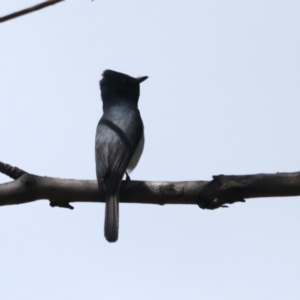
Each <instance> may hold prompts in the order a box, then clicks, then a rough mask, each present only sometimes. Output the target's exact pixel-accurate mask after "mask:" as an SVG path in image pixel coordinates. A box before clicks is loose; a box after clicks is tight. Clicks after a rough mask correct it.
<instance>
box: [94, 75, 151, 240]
mask: <svg viewBox="0 0 300 300" xmlns="http://www.w3.org/2000/svg"><path fill="white" fill-rule="evenodd" d="M102 76H103V78H102V79H101V80H100V90H101V98H102V101H103V115H102V117H101V119H100V121H99V123H98V126H97V131H96V145H95V156H96V172H97V180H98V185H99V187H101V186H102V185H104V190H105V201H106V204H105V223H104V234H105V237H106V239H107V241H109V242H115V241H117V239H118V229H119V189H120V185H121V182H122V178H123V176H124V173H125V172H126V171H131V170H133V169H134V168H135V166H136V165H137V163H138V161H139V159H140V157H141V154H142V152H143V148H144V126H143V121H142V119H141V115H140V112H139V110H138V100H139V96H140V83H141V82H143V81H144V80H146V79H147V78H148V77H147V76H144V77H137V78H133V77H131V76H128V75H126V74H122V73H119V72H115V71H112V70H106V71H104V72H103V74H102ZM126 176H127V178H126V179H130V178H129V176H128V174H127V172H126Z"/></svg>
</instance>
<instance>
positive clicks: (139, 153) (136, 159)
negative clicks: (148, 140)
mask: <svg viewBox="0 0 300 300" xmlns="http://www.w3.org/2000/svg"><path fill="white" fill-rule="evenodd" d="M144 144H145V137H144V134H143V136H142V138H141V139H140V142H139V144H138V146H137V147H136V149H135V151H134V153H133V156H132V158H131V160H130V162H129V164H128V166H127V171H128V172H131V171H132V170H133V169H134V168H135V167H136V165H137V164H138V162H139V160H140V158H141V156H142V153H143V150H144Z"/></svg>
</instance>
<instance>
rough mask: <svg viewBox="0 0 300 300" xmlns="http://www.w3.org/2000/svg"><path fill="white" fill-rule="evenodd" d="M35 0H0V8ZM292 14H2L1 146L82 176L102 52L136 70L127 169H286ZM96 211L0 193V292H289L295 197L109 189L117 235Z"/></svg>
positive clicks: (263, 295) (256, 8)
mask: <svg viewBox="0 0 300 300" xmlns="http://www.w3.org/2000/svg"><path fill="white" fill-rule="evenodd" d="M36 1H37V0H35V1H34V0H30V1H29V0H18V1H11V0H1V2H0V16H3V15H5V14H8V13H11V12H13V11H16V10H19V9H22V8H26V7H28V6H30V5H33V4H37V3H38V1H37V2H36ZM299 16H300V2H299V1H291V0H284V1H283V0H282V1H278V0H272V1H268V0H266V1H258V0H251V1H248V0H247V1H237V0H236V1H230V0H228V1H225V0H219V1H217V0H212V1H196V0H193V1H189V0H185V1H179V0H178V1H176V0H172V1H161V0H160V1H158V0H154V1H138V0H126V1H124V0H122V1H120V0H110V1H100V0H94V1H93V2H92V1H87V0H86V1H82V0H80V1H79V0H74V1H65V2H62V3H59V4H57V5H55V6H52V7H49V8H46V9H44V10H41V11H38V12H35V13H32V14H29V15H27V16H23V17H20V18H17V19H14V20H11V21H8V22H5V23H2V24H1V25H0V92H1V94H0V95H1V97H0V122H1V126H0V139H1V144H0V145H1V146H0V161H3V162H5V163H9V164H11V165H13V166H18V167H19V168H21V169H24V170H26V171H27V172H30V173H33V174H36V175H42V176H53V177H60V178H76V179H95V178H96V175H95V162H94V137H95V130H96V126H97V122H98V120H99V118H100V116H101V114H102V104H101V100H100V91H99V85H98V82H99V79H100V78H101V73H102V72H103V70H105V69H108V68H109V69H113V70H116V71H120V72H123V73H127V74H129V75H131V76H143V75H147V76H149V79H148V80H147V81H145V82H143V83H142V84H141V97H140V102H139V107H140V111H141V114H142V118H143V120H144V124H145V138H146V143H145V150H144V153H143V156H142V158H141V160H140V163H139V165H138V167H137V168H136V169H135V170H134V172H133V173H132V175H131V178H132V179H133V180H168V181H181V180H210V179H211V177H212V176H213V175H218V174H228V175H229V174H236V175H238V174H255V173H275V172H294V171H299V170H300V164H299V153H300V141H299V128H300V118H299V110H300V104H299V100H300V84H299V79H300V60H299V57H300V56H299V55H300V42H299V39H300V17H299ZM9 180H10V179H9V178H8V177H5V176H3V175H0V183H4V182H7V181H9ZM103 224H104V205H103V204H97V203H94V204H91V203H90V204H83V203H78V204H75V209H74V210H73V211H71V210H66V209H61V208H51V207H50V206H49V201H47V200H43V201H37V202H34V203H30V204H24V205H19V206H5V207H1V209H0V291H1V292H0V297H1V299H5V300H19V299H20V300H48V299H49V300H53V299H55V300H82V299H90V300H94V299H95V300H96V299H120V300H121V299H128V300H129V299H130V300H131V299H146V300H148V299H149V300H152V299H164V300H166V299H170V300H177V299H178V300H179V299H188V300H189V299H192V300H193V299H206V300H213V299H218V300H219V299H221V300H223V299H224V300H234V299H245V300H248V299H249V300H253V299H263V300H265V299H273V300H276V299H289V300H290V299H299V297H300V285H299V276H300V258H299V252H300V235H299V232H300V203H299V198H298V197H293V198H269V199H268V198H264V199H263V198H261V199H250V200H248V201H247V202H246V203H245V204H242V203H238V204H234V205H232V206H230V208H229V209H218V210H216V211H204V210H201V209H199V208H198V207H196V206H184V205H178V206H175V205H174V206H171V205H169V206H154V205H139V204H123V205H122V204H121V206H120V232H119V241H118V242H117V243H116V244H109V243H107V242H106V240H105V238H104V236H103Z"/></svg>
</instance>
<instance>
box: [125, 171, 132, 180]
mask: <svg viewBox="0 0 300 300" xmlns="http://www.w3.org/2000/svg"><path fill="white" fill-rule="evenodd" d="M125 175H126V179H125V180H126V181H130V180H131V179H130V176H129V175H128V173H127V171H125Z"/></svg>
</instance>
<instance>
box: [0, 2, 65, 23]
mask: <svg viewBox="0 0 300 300" xmlns="http://www.w3.org/2000/svg"><path fill="white" fill-rule="evenodd" d="M62 1H64V0H48V1H45V2H42V3H40V4H37V5H35V6H31V7H29V8H26V9H23V10H20V11H17V12H14V13H12V14H9V15H6V16H4V17H1V18H0V23H2V22H5V21H8V20H11V19H14V18H17V17H20V16H23V15H26V14H29V13H31V12H34V11H37V10H40V9H42V8H45V7H48V6H50V5H54V4H56V3H58V2H62Z"/></svg>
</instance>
